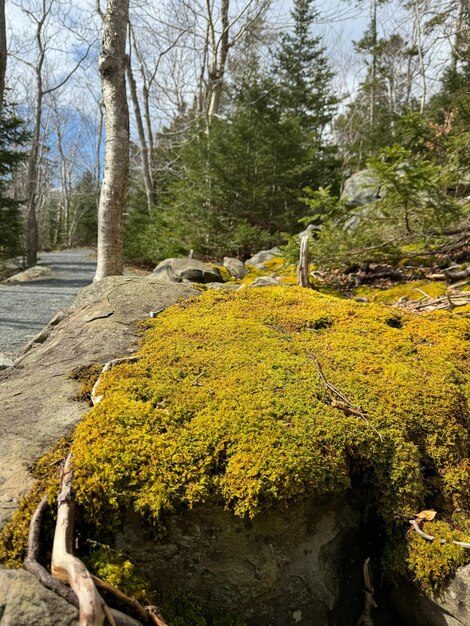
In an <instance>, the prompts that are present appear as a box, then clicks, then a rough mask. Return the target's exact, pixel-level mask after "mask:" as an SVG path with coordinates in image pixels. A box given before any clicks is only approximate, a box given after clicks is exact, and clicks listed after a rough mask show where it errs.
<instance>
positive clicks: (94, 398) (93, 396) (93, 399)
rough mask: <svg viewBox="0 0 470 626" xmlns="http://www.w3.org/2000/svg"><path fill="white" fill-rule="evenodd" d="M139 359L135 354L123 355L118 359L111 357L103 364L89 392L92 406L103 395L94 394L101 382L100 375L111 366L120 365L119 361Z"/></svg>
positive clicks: (98, 401)
mask: <svg viewBox="0 0 470 626" xmlns="http://www.w3.org/2000/svg"><path fill="white" fill-rule="evenodd" d="M139 359H140V356H138V355H135V356H125V357H122V358H120V359H112V360H111V361H108V362H107V363H106V364H105V366H104V367H103V369H102V370H101V372H100V375H99V376H98V379H97V381H96V383H95V384H94V385H93V389H92V390H91V394H90V398H91V402H92V404H93V406H95V405H97V404H99V403H100V402H101V400H102V399H103V396H102V395H101V396H97V395H96V391H97V389H98V387H99V386H100V384H101V377H102V375H103V374H106V372H109V370H110V369H112V368H113V367H115V366H116V365H120V364H121V363H135V362H136V361H138V360H139Z"/></svg>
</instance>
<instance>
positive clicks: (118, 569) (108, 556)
mask: <svg viewBox="0 0 470 626" xmlns="http://www.w3.org/2000/svg"><path fill="white" fill-rule="evenodd" d="M85 562H86V565H87V566H88V567H89V569H90V570H91V571H92V572H93V574H95V575H96V576H98V577H99V578H101V579H102V580H105V581H106V582H108V583H109V584H110V585H113V586H114V587H116V588H117V589H119V590H120V591H123V592H124V593H125V594H127V595H128V596H129V597H131V598H135V599H136V600H139V601H140V602H143V603H144V604H147V603H148V602H149V592H148V584H147V582H146V581H145V580H144V579H143V578H142V577H141V576H139V574H138V573H137V571H136V568H135V565H134V564H133V563H132V562H131V561H130V560H129V558H128V557H127V556H125V555H124V554H122V553H121V552H118V551H116V550H113V549H111V548H110V547H109V546H105V545H100V546H98V547H97V548H96V549H94V550H92V552H91V554H90V555H89V556H88V557H87V558H86V559H85Z"/></svg>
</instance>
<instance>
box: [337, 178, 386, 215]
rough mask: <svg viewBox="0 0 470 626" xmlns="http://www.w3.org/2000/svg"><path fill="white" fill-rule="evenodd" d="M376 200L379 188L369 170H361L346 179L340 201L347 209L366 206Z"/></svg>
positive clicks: (378, 196) (378, 195)
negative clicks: (343, 202)
mask: <svg viewBox="0 0 470 626" xmlns="http://www.w3.org/2000/svg"><path fill="white" fill-rule="evenodd" d="M378 198H380V186H379V184H378V183H377V180H376V178H375V176H374V174H373V172H372V171H371V170H361V171H359V172H356V173H355V174H353V175H352V176H350V177H349V178H348V179H346V181H345V183H344V188H343V192H342V194H341V199H342V200H344V201H345V203H346V206H347V207H348V208H351V209H354V208H357V207H361V206H366V205H368V204H371V203H372V202H375V201H376V200H377V199H378Z"/></svg>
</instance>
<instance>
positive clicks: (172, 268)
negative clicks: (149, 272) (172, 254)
mask: <svg viewBox="0 0 470 626" xmlns="http://www.w3.org/2000/svg"><path fill="white" fill-rule="evenodd" d="M153 277H154V278H156V279H158V280H161V281H163V282H167V283H223V282H224V280H223V278H222V275H221V273H220V272H219V270H218V269H217V268H216V267H213V266H212V265H209V264H208V263H203V262H202V261H197V260H196V259H165V260H164V261H162V262H161V263H159V264H158V265H157V267H156V268H155V269H154V270H153Z"/></svg>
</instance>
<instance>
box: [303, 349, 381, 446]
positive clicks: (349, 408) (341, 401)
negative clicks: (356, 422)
mask: <svg viewBox="0 0 470 626" xmlns="http://www.w3.org/2000/svg"><path fill="white" fill-rule="evenodd" d="M307 356H308V357H309V358H310V359H312V360H313V362H314V363H315V365H316V366H317V370H318V376H319V378H320V380H321V381H322V383H323V385H324V387H325V389H326V390H327V392H328V395H329V396H330V405H331V406H332V407H334V408H335V409H339V410H340V411H342V412H343V413H344V414H345V415H355V416H356V417H360V418H361V419H362V420H364V422H365V423H366V424H367V426H369V428H371V429H372V430H373V431H374V432H375V434H376V435H377V436H378V438H379V439H380V441H382V440H383V439H382V435H381V434H380V433H379V431H378V430H377V429H376V428H375V426H374V425H373V424H371V423H370V421H369V420H368V419H367V417H366V415H365V414H364V412H363V411H362V410H361V409H360V408H359V407H357V406H355V405H354V404H353V403H352V402H351V401H350V400H349V399H348V398H347V397H346V396H345V395H344V393H342V392H341V391H340V390H339V389H338V388H337V387H335V386H334V385H333V384H332V383H330V382H328V380H327V379H326V378H325V375H324V374H323V370H322V368H321V365H320V363H319V362H318V359H317V357H316V356H315V355H314V354H312V353H311V352H310V351H308V352H307ZM335 396H336V397H335Z"/></svg>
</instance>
